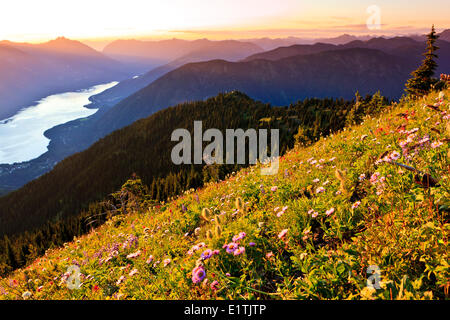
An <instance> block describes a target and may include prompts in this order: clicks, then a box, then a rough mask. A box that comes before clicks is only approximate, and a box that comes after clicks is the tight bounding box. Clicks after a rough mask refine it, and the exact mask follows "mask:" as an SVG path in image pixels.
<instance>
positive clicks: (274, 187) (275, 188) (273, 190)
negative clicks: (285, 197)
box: [270, 186, 278, 192]
mask: <svg viewBox="0 0 450 320" xmlns="http://www.w3.org/2000/svg"><path fill="white" fill-rule="evenodd" d="M277 189H278V187H277V186H273V187H272V188H270V191H272V192H275V191H277Z"/></svg>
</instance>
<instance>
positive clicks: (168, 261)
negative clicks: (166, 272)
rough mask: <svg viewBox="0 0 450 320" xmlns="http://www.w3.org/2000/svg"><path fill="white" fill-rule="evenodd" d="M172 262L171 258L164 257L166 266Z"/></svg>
mask: <svg viewBox="0 0 450 320" xmlns="http://www.w3.org/2000/svg"><path fill="white" fill-rule="evenodd" d="M171 262H172V260H171V259H169V258H167V259H164V261H163V264H164V267H167V265H169V264H170V263H171Z"/></svg>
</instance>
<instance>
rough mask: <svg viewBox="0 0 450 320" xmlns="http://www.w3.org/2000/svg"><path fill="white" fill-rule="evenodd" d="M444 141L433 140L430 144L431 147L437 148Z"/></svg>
mask: <svg viewBox="0 0 450 320" xmlns="http://www.w3.org/2000/svg"><path fill="white" fill-rule="evenodd" d="M443 144H444V143H443V142H441V141H435V142H433V143H432V144H431V147H432V148H433V149H436V148H439V147H440V146H442V145H443Z"/></svg>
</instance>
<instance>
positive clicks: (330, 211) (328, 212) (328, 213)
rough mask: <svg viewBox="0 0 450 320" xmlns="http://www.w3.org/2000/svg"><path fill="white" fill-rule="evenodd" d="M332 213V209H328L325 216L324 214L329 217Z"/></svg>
mask: <svg viewBox="0 0 450 320" xmlns="http://www.w3.org/2000/svg"><path fill="white" fill-rule="evenodd" d="M333 212H334V208H330V209H328V210H327V211H326V212H325V214H326V215H327V216H329V215H331V214H332V213H333Z"/></svg>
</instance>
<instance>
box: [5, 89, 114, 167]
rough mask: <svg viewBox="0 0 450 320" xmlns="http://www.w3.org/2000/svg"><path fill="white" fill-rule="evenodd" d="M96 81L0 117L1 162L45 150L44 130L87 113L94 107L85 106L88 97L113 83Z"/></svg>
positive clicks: (90, 112)
mask: <svg viewBox="0 0 450 320" xmlns="http://www.w3.org/2000/svg"><path fill="white" fill-rule="evenodd" d="M117 83H118V82H110V83H105V84H99V85H96V86H93V87H91V88H88V89H84V90H79V91H75V92H65V93H60V94H54V95H51V96H48V97H46V98H44V99H41V100H39V101H38V102H36V104H34V105H32V106H30V107H27V108H24V109H22V110H21V111H20V112H18V113H17V114H15V115H14V116H12V117H11V118H8V119H5V120H1V121H0V164H4V163H8V164H12V163H15V162H23V161H28V160H32V159H35V158H37V157H39V156H40V155H41V154H43V153H45V152H47V147H48V144H49V142H50V140H49V139H47V138H46V137H45V136H44V132H45V131H47V130H48V129H51V128H53V127H55V126H57V125H60V124H63V123H66V122H69V121H72V120H75V119H79V118H84V117H88V116H90V115H92V114H94V113H95V112H96V111H97V109H88V108H85V107H84V106H85V105H87V104H89V103H90V101H89V97H91V96H93V95H96V94H99V93H101V92H103V91H105V90H107V89H109V88H112V87H113V86H115V85H116V84H117Z"/></svg>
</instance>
